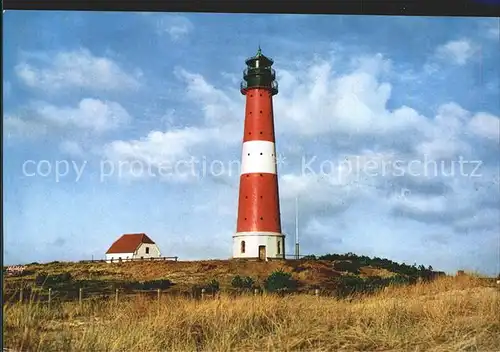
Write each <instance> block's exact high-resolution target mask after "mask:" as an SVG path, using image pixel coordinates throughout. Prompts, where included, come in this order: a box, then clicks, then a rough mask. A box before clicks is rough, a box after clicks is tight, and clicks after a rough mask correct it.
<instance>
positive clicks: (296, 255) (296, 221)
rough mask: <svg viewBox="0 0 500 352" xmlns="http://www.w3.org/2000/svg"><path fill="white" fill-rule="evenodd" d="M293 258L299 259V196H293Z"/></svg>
mask: <svg viewBox="0 0 500 352" xmlns="http://www.w3.org/2000/svg"><path fill="white" fill-rule="evenodd" d="M295 259H297V260H298V259H299V197H298V196H297V197H295Z"/></svg>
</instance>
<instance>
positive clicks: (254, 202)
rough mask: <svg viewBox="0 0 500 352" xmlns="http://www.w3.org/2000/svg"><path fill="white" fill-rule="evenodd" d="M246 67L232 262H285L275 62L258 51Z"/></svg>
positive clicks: (242, 85) (243, 83) (242, 87)
mask: <svg viewBox="0 0 500 352" xmlns="http://www.w3.org/2000/svg"><path fill="white" fill-rule="evenodd" d="M245 63H246V65H247V68H246V69H245V71H244V73H243V79H244V80H243V81H242V82H241V93H242V94H243V95H245V97H246V106H245V123H244V131H243V147H242V154H241V175H240V189H239V199H238V215H237V216H238V217H237V225H236V233H235V234H234V235H233V258H246V259H261V260H268V259H284V258H285V235H284V234H282V233H281V218H280V206H279V192H278V177H277V169H276V147H275V134H274V115H273V96H275V95H276V94H278V83H277V82H276V73H275V71H274V69H272V68H271V66H272V65H273V60H272V59H270V58H268V57H266V56H264V55H263V54H262V51H261V49H260V47H259V50H258V51H257V54H256V55H255V56H253V57H251V58H249V59H247V60H246V62H245Z"/></svg>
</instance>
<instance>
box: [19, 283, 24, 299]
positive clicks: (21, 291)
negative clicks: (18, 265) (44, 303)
mask: <svg viewBox="0 0 500 352" xmlns="http://www.w3.org/2000/svg"><path fill="white" fill-rule="evenodd" d="M23 295H24V292H23V288H22V287H21V290H20V291H19V303H23Z"/></svg>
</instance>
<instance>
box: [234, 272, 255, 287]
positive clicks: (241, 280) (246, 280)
mask: <svg viewBox="0 0 500 352" xmlns="http://www.w3.org/2000/svg"><path fill="white" fill-rule="evenodd" d="M254 283H255V282H254V280H253V279H252V278H251V277H249V276H244V277H241V276H239V275H236V276H235V277H233V279H232V280H231V286H233V287H234V288H239V289H251V288H252V287H253V286H254Z"/></svg>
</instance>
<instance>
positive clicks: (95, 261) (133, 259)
mask: <svg viewBox="0 0 500 352" xmlns="http://www.w3.org/2000/svg"><path fill="white" fill-rule="evenodd" d="M166 260H173V261H175V262H176V261H178V260H179V257H177V256H175V257H151V258H125V259H120V258H118V259H116V258H111V259H91V260H80V263H123V262H146V261H166Z"/></svg>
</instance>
